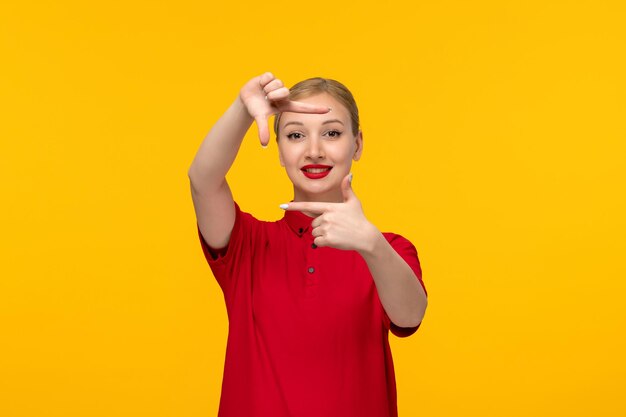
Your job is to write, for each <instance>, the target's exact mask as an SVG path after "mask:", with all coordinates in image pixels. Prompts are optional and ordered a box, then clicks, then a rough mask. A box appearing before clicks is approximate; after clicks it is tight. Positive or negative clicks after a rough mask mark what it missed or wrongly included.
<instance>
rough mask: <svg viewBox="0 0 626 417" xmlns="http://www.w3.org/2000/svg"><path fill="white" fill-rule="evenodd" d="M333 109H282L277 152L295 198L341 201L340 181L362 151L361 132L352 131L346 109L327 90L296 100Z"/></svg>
mask: <svg viewBox="0 0 626 417" xmlns="http://www.w3.org/2000/svg"><path fill="white" fill-rule="evenodd" d="M296 101H300V102H304V103H312V104H318V105H323V106H328V107H330V108H332V111H330V112H328V113H325V114H309V113H292V112H284V113H282V115H281V116H280V123H279V138H278V153H279V158H280V164H281V166H283V167H285V170H286V171H287V175H288V176H289V179H290V180H291V182H292V183H293V187H294V201H327V202H343V195H342V192H341V181H342V180H343V178H344V177H345V176H346V175H348V174H349V173H350V168H351V167H352V160H355V161H357V160H359V158H360V157H361V152H362V150H363V134H362V133H361V131H359V132H358V134H357V135H356V136H355V135H353V134H352V128H351V120H350V114H349V113H348V110H347V109H346V108H345V107H344V106H343V105H342V104H341V103H340V102H339V101H337V100H336V99H335V98H333V97H332V96H331V95H330V94H328V93H321V94H317V95H315V96H311V97H307V98H302V99H297V100H296Z"/></svg>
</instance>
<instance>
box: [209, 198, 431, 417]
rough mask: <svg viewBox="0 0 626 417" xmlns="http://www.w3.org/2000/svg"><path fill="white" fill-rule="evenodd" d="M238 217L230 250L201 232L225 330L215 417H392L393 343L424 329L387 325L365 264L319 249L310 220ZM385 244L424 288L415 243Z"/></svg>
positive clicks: (395, 238)
mask: <svg viewBox="0 0 626 417" xmlns="http://www.w3.org/2000/svg"><path fill="white" fill-rule="evenodd" d="M235 210H236V217H235V224H234V226H233V230H232V233H231V236H230V241H229V243H228V246H227V247H226V248H224V249H221V250H218V251H216V250H215V249H212V248H210V247H209V246H208V245H207V243H206V242H205V241H204V239H203V238H202V234H201V233H200V229H199V228H198V236H199V238H200V242H201V245H202V249H203V253H204V255H205V257H206V259H207V261H208V263H209V266H210V267H211V270H212V271H213V275H214V276H215V278H216V280H217V282H218V283H219V285H220V287H221V289H222V291H223V293H224V300H225V302H226V310H227V313H228V321H229V331H228V342H227V347H226V358H225V364H224V375H223V380H222V393H221V400H220V406H219V414H218V416H219V417H396V416H397V415H398V411H397V402H396V384H395V374H394V368H393V359H392V356H391V350H390V347H389V340H388V334H389V330H391V332H392V333H393V334H395V335H396V336H399V337H406V336H410V335H411V334H413V333H415V331H416V330H417V329H418V328H419V325H418V326H416V327H411V328H401V327H398V326H396V325H395V324H393V323H391V322H390V320H389V317H388V316H387V313H386V312H385V310H384V308H383V306H382V304H381V302H380V299H379V297H378V293H377V291H376V286H375V283H374V280H373V278H372V275H371V273H370V272H369V269H368V267H367V264H366V262H365V260H364V259H363V258H362V257H361V255H359V254H358V252H356V251H344V250H340V249H335V248H330V247H316V246H315V245H314V244H313V236H312V235H311V222H312V221H313V218H312V217H309V216H307V215H306V214H304V213H301V212H298V211H286V212H285V214H284V217H283V218H282V219H280V220H278V221H274V222H267V221H260V220H257V219H256V218H255V217H253V216H252V215H251V214H249V213H246V212H243V211H241V209H240V208H239V205H238V204H237V203H235ZM383 235H384V236H385V238H386V239H387V241H388V242H389V243H390V244H391V246H392V247H393V248H394V249H395V250H396V251H397V252H398V253H399V254H400V255H401V256H402V258H403V259H404V260H405V261H406V262H407V263H408V264H409V266H410V267H411V268H412V269H413V271H414V272H415V275H416V276H417V278H418V279H419V281H420V283H421V284H422V286H424V284H423V282H422V273H421V269H420V263H419V260H418V257H417V251H416V249H415V247H414V246H413V245H412V244H411V242H409V241H408V240H407V239H405V238H403V237H402V236H400V235H396V234H393V233H383ZM214 256H217V259H214ZM424 291H426V288H425V287H424Z"/></svg>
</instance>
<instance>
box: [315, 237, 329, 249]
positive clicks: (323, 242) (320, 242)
mask: <svg viewBox="0 0 626 417" xmlns="http://www.w3.org/2000/svg"><path fill="white" fill-rule="evenodd" d="M313 243H315V246H317V247H318V248H321V247H324V246H328V241H327V240H326V238H325V237H324V236H318V237H316V238H315V239H313Z"/></svg>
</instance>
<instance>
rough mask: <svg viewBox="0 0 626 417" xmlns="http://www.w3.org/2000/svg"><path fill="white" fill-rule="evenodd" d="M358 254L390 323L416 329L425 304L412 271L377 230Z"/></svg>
mask: <svg viewBox="0 0 626 417" xmlns="http://www.w3.org/2000/svg"><path fill="white" fill-rule="evenodd" d="M374 229H376V228H375V227H374ZM359 253H360V254H361V256H362V257H363V259H365V262H366V263H367V266H368V267H369V270H370V273H371V274H372V277H373V278H374V282H375V284H376V290H377V291H378V296H379V298H380V301H381V303H382V305H383V307H384V309H385V311H386V312H387V315H388V316H389V319H390V320H391V321H392V322H393V323H395V324H396V325H398V326H400V327H415V326H417V325H418V324H419V323H420V322H421V321H422V318H423V317H424V314H425V312H426V306H427V303H428V302H427V298H426V293H425V292H424V289H423V288H422V285H421V284H420V283H419V281H418V279H417V277H416V276H415V273H414V272H413V270H412V269H411V267H410V266H409V265H408V264H407V263H406V262H405V261H404V259H402V257H401V256H400V255H399V254H398V253H397V252H396V251H395V250H394V249H393V247H392V246H391V245H390V244H389V242H387V239H385V237H384V236H383V235H382V233H380V232H378V229H376V230H375V231H373V233H372V238H371V240H370V241H369V244H368V245H367V248H365V249H362V250H359Z"/></svg>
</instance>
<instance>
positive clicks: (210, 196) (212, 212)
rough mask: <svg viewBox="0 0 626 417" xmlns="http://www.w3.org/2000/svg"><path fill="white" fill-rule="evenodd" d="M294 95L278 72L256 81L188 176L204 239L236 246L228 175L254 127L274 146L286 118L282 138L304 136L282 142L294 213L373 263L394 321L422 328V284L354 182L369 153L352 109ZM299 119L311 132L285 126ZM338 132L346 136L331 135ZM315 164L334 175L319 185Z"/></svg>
mask: <svg viewBox="0 0 626 417" xmlns="http://www.w3.org/2000/svg"><path fill="white" fill-rule="evenodd" d="M288 97H289V89H287V88H286V87H285V86H284V85H283V82H282V81H281V80H280V79H277V78H276V77H274V75H273V74H272V73H271V72H266V73H264V74H262V75H260V76H257V77H254V78H252V79H250V80H249V81H248V82H247V83H246V84H245V85H244V86H243V87H242V88H241V90H240V92H239V95H238V96H237V98H236V99H235V101H234V102H233V103H232V105H231V106H230V107H229V108H228V109H227V111H226V112H225V113H224V115H223V116H222V117H221V118H220V119H219V120H218V121H217V122H216V123H215V124H214V126H213V127H212V129H211V131H210V132H209V134H208V135H207V137H206V138H205V140H204V141H203V142H202V144H201V145H200V148H199V150H198V152H197V154H196V157H195V158H194V161H193V163H192V165H191V167H190V168H189V173H188V175H189V179H190V185H191V192H192V199H193V203H194V209H195V211H196V218H197V220H198V227H199V228H200V231H201V233H202V236H203V238H204V239H205V241H206V242H207V243H208V244H209V245H210V246H211V247H212V248H216V249H219V248H223V247H226V246H227V245H228V242H229V239H230V234H231V232H232V228H233V225H234V221H235V211H234V205H233V197H232V193H231V190H230V186H229V185H228V182H227V181H226V174H227V172H228V170H229V169H230V167H231V166H232V164H233V162H234V160H235V158H236V156H237V152H238V150H239V147H240V145H241V141H242V140H243V138H244V136H245V134H246V132H247V131H248V129H249V128H250V126H251V125H252V123H253V122H255V123H256V125H257V128H258V133H259V140H260V142H261V146H263V147H267V145H268V143H269V139H270V132H269V127H268V118H269V117H271V116H272V115H275V114H277V113H283V116H282V117H281V128H280V131H281V135H282V134H284V135H287V134H290V133H293V131H296V130H300V131H301V133H302V136H301V137H300V136H297V137H298V139H297V140H288V138H285V137H280V138H279V140H278V146H279V160H280V163H281V165H283V166H284V167H285V170H286V172H287V175H288V176H289V178H290V179H291V181H292V183H293V187H294V202H292V203H289V205H288V207H287V208H286V209H287V210H299V211H302V212H304V213H305V214H307V215H309V216H311V217H314V218H315V219H314V220H313V221H312V226H313V230H312V233H313V236H315V240H314V242H315V243H316V244H317V245H318V246H329V247H334V248H338V249H343V250H355V251H358V253H359V254H360V255H361V256H363V258H364V260H365V261H366V262H367V265H368V267H369V270H370V272H371V274H372V277H373V279H374V281H375V284H376V288H377V291H378V295H379V297H380V300H381V303H382V305H383V307H384V308H385V311H386V312H387V315H388V316H389V318H390V319H391V321H392V322H394V323H395V324H396V325H398V326H400V327H415V326H417V325H418V324H419V323H420V322H421V320H422V318H423V316H424V313H425V310H426V304H427V300H426V295H425V293H424V291H423V289H422V286H421V285H420V284H419V282H418V280H417V277H416V276H415V274H414V273H413V271H412V269H411V268H410V267H409V266H408V264H407V263H406V262H405V261H404V260H403V259H402V258H401V257H400V255H398V253H397V252H396V251H395V250H394V249H393V248H392V247H391V245H389V243H388V242H387V240H386V239H385V238H384V236H383V235H382V233H380V231H378V229H377V228H376V227H375V226H374V225H373V224H372V223H371V222H369V221H368V219H367V218H366V217H365V215H364V213H363V209H362V206H361V202H360V201H359V199H358V198H357V197H356V194H355V193H354V191H353V190H352V185H351V182H350V181H349V178H350V177H349V172H350V168H351V166H352V161H353V160H358V159H359V158H360V156H361V153H362V151H363V134H362V132H360V131H359V132H358V133H357V134H356V135H353V134H352V132H351V131H350V129H349V126H350V123H349V115H348V112H347V109H345V108H344V107H343V106H342V105H341V104H340V103H338V102H337V101H336V100H335V99H334V98H333V97H332V96H330V95H328V94H319V95H316V96H312V97H309V98H306V99H302V100H299V101H291V100H289V98H288ZM330 108H332V111H331V110H330ZM327 119H339V120H341V121H342V122H343V124H342V123H337V122H334V123H333V124H332V126H331V125H322V122H323V121H325V120H327ZM295 120H298V121H300V122H302V124H303V126H293V125H290V126H287V127H284V126H285V125H286V124H287V123H288V122H289V121H295ZM296 128H297V129H296ZM331 130H337V131H341V132H342V134H341V135H340V136H339V137H338V138H335V137H331V135H329V134H328V132H329V131H331ZM333 136H334V134H333ZM313 163H318V164H324V165H330V166H333V169H332V170H331V172H330V173H329V175H328V176H326V177H325V178H324V179H319V180H311V179H309V178H306V177H305V176H304V175H303V174H302V172H301V171H300V168H301V167H302V166H303V165H307V164H313Z"/></svg>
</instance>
